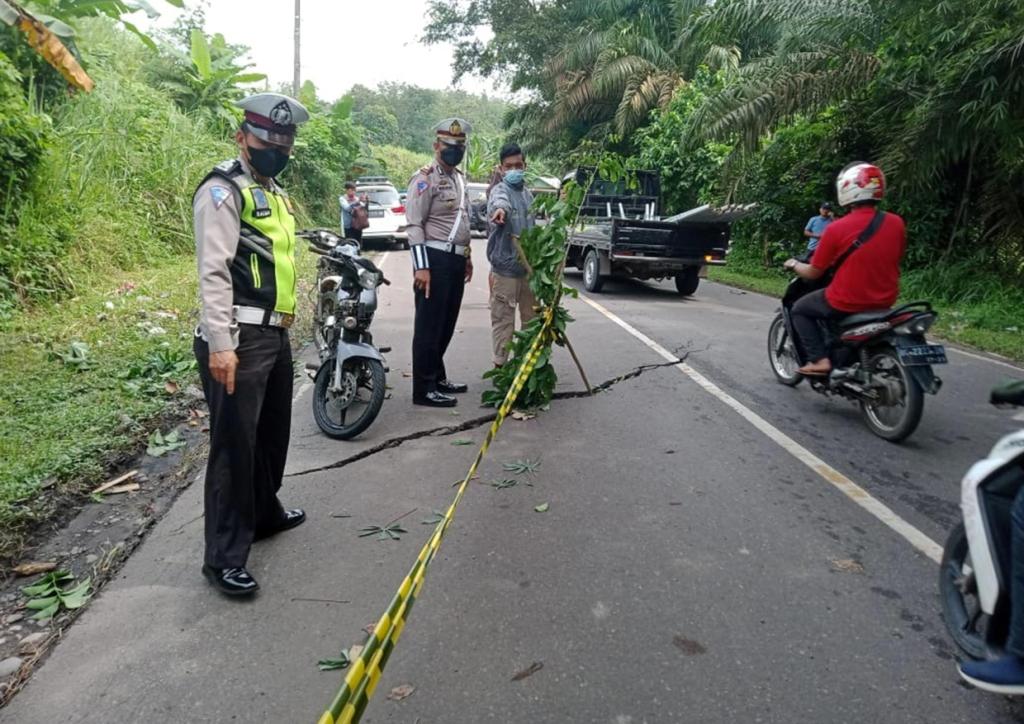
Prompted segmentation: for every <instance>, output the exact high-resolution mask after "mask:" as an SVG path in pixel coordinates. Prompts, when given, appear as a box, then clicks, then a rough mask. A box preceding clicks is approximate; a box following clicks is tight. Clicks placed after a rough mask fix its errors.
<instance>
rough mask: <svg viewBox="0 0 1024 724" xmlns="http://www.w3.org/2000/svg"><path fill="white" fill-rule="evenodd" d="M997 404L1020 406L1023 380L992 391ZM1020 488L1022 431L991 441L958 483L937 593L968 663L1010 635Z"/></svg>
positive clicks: (996, 649)
mask: <svg viewBox="0 0 1024 724" xmlns="http://www.w3.org/2000/svg"><path fill="white" fill-rule="evenodd" d="M991 402H992V404H994V405H999V406H1015V407H1020V406H1024V381H1020V382H1012V383H1009V384H1006V385H1002V386H1000V387H997V388H996V389H994V390H992V396H991ZM1021 487H1024V430H1018V431H1017V432H1014V433H1011V434H1009V435H1007V436H1005V437H1004V438H1003V439H1001V440H1000V441H999V442H997V443H996V445H995V447H993V448H992V451H991V452H990V453H989V454H988V457H987V458H985V459H984V460H979V461H978V462H976V463H975V464H974V465H972V466H971V468H970V470H968V471H967V474H966V475H965V476H964V478H963V481H962V482H961V484H960V508H961V510H962V512H963V522H962V523H960V524H958V525H957V526H956V527H955V528H954V529H953V530H952V531H951V532H950V534H949V538H948V539H947V540H946V548H945V550H944V552H943V554H942V565H941V566H940V568H939V594H940V599H941V601H942V613H943V618H944V619H945V621H946V628H947V629H948V630H949V635H950V636H951V637H952V638H953V641H954V642H956V645H957V646H958V647H959V648H960V650H961V651H963V652H964V653H965V654H966V655H967V656H969V657H971V658H973V659H988V658H995V657H998V656H1000V655H1001V654H1002V652H1003V649H1004V647H1005V646H1006V641H1007V638H1008V637H1009V633H1010V608H1011V601H1010V580H1011V578H1010V574H1011V571H1010V553H1011V539H1012V536H1011V523H1010V513H1011V511H1012V509H1013V502H1014V499H1015V498H1016V497H1017V493H1018V492H1019V491H1020V489H1021Z"/></svg>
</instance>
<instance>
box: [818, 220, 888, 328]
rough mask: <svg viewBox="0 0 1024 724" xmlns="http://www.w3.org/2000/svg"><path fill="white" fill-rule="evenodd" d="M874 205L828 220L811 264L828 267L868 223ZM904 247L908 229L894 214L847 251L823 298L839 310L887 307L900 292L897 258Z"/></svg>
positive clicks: (849, 310)
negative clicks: (853, 249)
mask: <svg viewBox="0 0 1024 724" xmlns="http://www.w3.org/2000/svg"><path fill="white" fill-rule="evenodd" d="M874 215H875V209H874V208H873V207H871V206H861V207H859V208H856V209H854V210H853V211H851V212H850V213H849V214H847V215H846V216H844V217H843V218H841V219H837V220H836V221H833V222H832V223H831V224H829V226H828V228H827V229H825V232H824V233H823V234H822V235H821V240H820V241H819V242H818V248H817V249H815V251H814V258H812V259H811V266H814V267H816V268H818V269H828V268H829V267H830V266H832V265H833V264H834V263H835V261H836V259H838V258H839V257H840V256H841V255H842V253H843V252H844V251H846V250H847V249H848V248H850V244H852V243H853V242H854V241H856V240H857V237H858V236H860V233H861V232H862V231H864V229H866V228H867V226H868V224H870V223H871V219H872V218H873V217H874ZM906 247H907V230H906V227H905V226H904V224H903V219H901V218H900V217H899V216H897V215H896V214H886V215H885V220H884V221H882V225H881V226H880V227H879V228H878V230H877V231H876V232H875V233H874V235H873V236H872V237H871V238H870V239H869V240H868V241H867V242H865V243H864V245H863V246H861V248H859V249H857V251H855V252H853V253H852V254H850V256H848V257H847V259H846V261H844V262H843V265H842V266H841V267H839V271H838V272H836V276H835V279H833V280H832V283H831V284H829V285H828V288H827V289H826V290H825V300H826V301H827V302H828V303H829V305H830V306H831V307H832V308H834V309H838V310H839V311H840V312H850V313H854V312H867V311H872V310H875V309H886V308H888V307H891V306H892V305H893V304H895V303H896V297H898V296H899V293H900V260H901V259H902V258H903V252H904V250H905V249H906Z"/></svg>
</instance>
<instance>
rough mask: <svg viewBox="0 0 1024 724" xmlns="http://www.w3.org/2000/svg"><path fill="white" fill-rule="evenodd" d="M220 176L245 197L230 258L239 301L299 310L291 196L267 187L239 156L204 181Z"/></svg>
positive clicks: (287, 310) (284, 311)
mask: <svg viewBox="0 0 1024 724" xmlns="http://www.w3.org/2000/svg"><path fill="white" fill-rule="evenodd" d="M213 176H217V177H220V178H223V179H225V180H227V181H229V182H230V183H231V185H232V186H233V187H234V188H235V189H236V190H237V191H238V195H239V198H241V201H242V205H241V212H240V214H239V217H240V220H241V231H240V234H239V239H238V250H237V251H236V252H235V258H234V260H232V262H231V283H232V289H233V291H234V300H233V301H234V304H237V305H242V306H249V307H259V308H260V309H270V310H273V311H275V312H282V313H284V314H295V308H296V303H295V215H294V212H293V211H292V205H291V201H290V200H289V199H288V194H286V193H285V192H284V190H282V189H281V188H280V187H279V186H276V185H275V189H274V190H271V189H267V188H265V187H263V186H260V185H259V184H258V183H256V182H255V181H254V180H253V179H252V177H251V176H249V175H248V174H246V173H245V170H244V169H243V168H242V164H241V162H239V161H238V160H237V159H236V160H233V161H225V162H224V163H221V164H218V165H217V166H216V167H215V168H214V169H213V171H211V172H210V173H209V174H208V175H207V176H206V178H204V179H203V181H202V182H201V183H200V184H199V185H200V186H202V185H203V184H204V183H206V181H208V180H209V179H210V178H211V177H213Z"/></svg>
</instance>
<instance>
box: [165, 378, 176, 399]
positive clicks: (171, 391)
mask: <svg viewBox="0 0 1024 724" xmlns="http://www.w3.org/2000/svg"><path fill="white" fill-rule="evenodd" d="M164 392H166V393H167V394H168V395H175V394H177V393H178V383H177V382H174V381H172V380H167V381H166V382H165V383H164Z"/></svg>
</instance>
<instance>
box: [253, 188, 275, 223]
mask: <svg viewBox="0 0 1024 724" xmlns="http://www.w3.org/2000/svg"><path fill="white" fill-rule="evenodd" d="M252 200H253V201H254V202H255V203H256V208H255V209H253V212H252V215H253V216H255V217H256V218H257V219H265V218H267V217H268V216H270V214H271V213H272V212H271V210H270V202H269V201H267V195H266V193H264V192H263V189H259V188H255V187H254V188H253V189H252Z"/></svg>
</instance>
